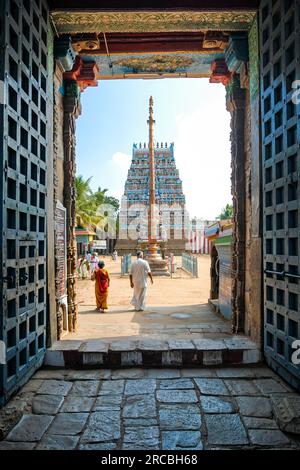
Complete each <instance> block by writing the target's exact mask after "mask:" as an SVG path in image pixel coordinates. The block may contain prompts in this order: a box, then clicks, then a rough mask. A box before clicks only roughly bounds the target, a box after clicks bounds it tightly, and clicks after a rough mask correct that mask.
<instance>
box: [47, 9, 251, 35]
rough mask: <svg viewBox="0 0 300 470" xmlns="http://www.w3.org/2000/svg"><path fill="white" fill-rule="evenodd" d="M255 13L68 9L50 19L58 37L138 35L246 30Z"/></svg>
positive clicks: (54, 14)
mask: <svg viewBox="0 0 300 470" xmlns="http://www.w3.org/2000/svg"><path fill="white" fill-rule="evenodd" d="M255 14H256V12H255V11H249V10H245V9H241V8H237V9H236V10H228V11H218V10H213V9H211V10H210V11H209V10H208V11H207V10H204V11H203V10H202V11H199V10H198V11H192V10H188V9H186V10H181V11H166V10H164V9H161V10H156V11H153V10H152V11H138V10H134V11H128V10H125V11H124V10H123V11H111V10H110V11H109V10H106V11H88V10H85V9H84V8H83V7H82V8H81V9H79V10H76V11H70V9H69V8H66V9H62V10H57V11H52V12H51V17H52V20H53V23H54V24H55V28H56V30H57V32H58V33H59V34H74V33H79V34H82V33H95V32H96V33H100V32H101V31H105V33H106V34H107V33H129V32H131V33H134V32H137V33H142V32H158V33H159V32H175V31H178V32H180V31H181V32H182V31H186V32H188V31H189V32H197V31H228V32H230V31H248V29H249V28H250V25H251V23H252V21H253V18H254V16H255Z"/></svg>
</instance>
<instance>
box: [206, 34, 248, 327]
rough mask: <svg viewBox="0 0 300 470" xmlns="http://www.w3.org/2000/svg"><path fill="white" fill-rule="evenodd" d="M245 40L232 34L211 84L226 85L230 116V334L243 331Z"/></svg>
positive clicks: (244, 259) (245, 38)
mask: <svg viewBox="0 0 300 470" xmlns="http://www.w3.org/2000/svg"><path fill="white" fill-rule="evenodd" d="M248 56H249V54H248V40H247V35H246V34H245V33H233V34H232V35H231V37H230V38H229V43H228V47H227V49H226V50H225V53H224V58H223V59H217V60H215V61H214V62H213V63H212V67H211V69H212V74H211V77H210V82H211V83H222V84H223V85H225V86H226V108H227V110H228V111H229V112H230V114H231V134H230V140H231V168H232V174H231V193H232V198H233V234H232V238H233V242H232V278H233V279H232V331H233V332H234V333H240V332H244V325H245V285H246V283H245V279H246V250H245V245H246V153H247V150H246V140H245V133H246V132H250V129H245V123H246V103H247V90H246V88H248V86H249V80H248V60H249V57H248Z"/></svg>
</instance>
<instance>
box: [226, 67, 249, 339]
mask: <svg viewBox="0 0 300 470" xmlns="http://www.w3.org/2000/svg"><path fill="white" fill-rule="evenodd" d="M245 105H246V90H245V89H242V88H241V87H240V79H239V76H238V75H234V76H233V78H232V80H231V82H230V83H229V84H228V85H227V99H226V106H227V110H228V111H229V112H230V114H231V134H230V140H231V168H232V174H231V194H232V198H233V251H232V331H233V332H234V333H240V332H243V331H244V312H245V267H246V264H245V242H246V236H245V216H246V214H245V203H246V201H245V141H244V126H245Z"/></svg>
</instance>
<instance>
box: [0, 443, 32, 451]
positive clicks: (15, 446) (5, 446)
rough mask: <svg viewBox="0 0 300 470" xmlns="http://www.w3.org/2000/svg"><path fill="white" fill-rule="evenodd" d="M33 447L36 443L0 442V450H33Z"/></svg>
mask: <svg viewBox="0 0 300 470" xmlns="http://www.w3.org/2000/svg"><path fill="white" fill-rule="evenodd" d="M35 446H36V442H11V441H1V442H0V450H33V449H34V447H35Z"/></svg>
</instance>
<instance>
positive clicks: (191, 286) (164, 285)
mask: <svg viewBox="0 0 300 470" xmlns="http://www.w3.org/2000/svg"><path fill="white" fill-rule="evenodd" d="M103 259H104V262H105V264H106V268H107V269H108V271H109V273H110V276H111V286H110V292H109V299H108V305H109V308H111V307H119V306H121V307H123V308H125V309H126V308H129V307H130V300H131V297H132V289H131V288H130V285H129V278H128V276H124V277H121V261H120V259H119V260H118V261H117V262H114V261H112V260H111V258H110V257H106V258H103ZM176 261H177V264H178V265H181V257H177V258H176ZM209 268H210V258H209V256H208V255H202V256H199V258H198V273H199V277H198V278H191V277H190V275H189V274H187V273H185V272H184V271H183V270H181V269H178V270H177V273H176V274H175V275H174V277H173V278H163V277H159V278H154V284H153V285H149V287H148V293H147V306H148V307H151V306H157V305H161V306H167V305H168V306H172V305H173V306H178V305H197V304H203V303H206V302H207V299H208V297H209ZM78 303H79V306H80V310H81V309H82V307H85V306H89V307H93V306H95V295H94V282H93V281H91V280H82V279H79V280H78Z"/></svg>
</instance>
